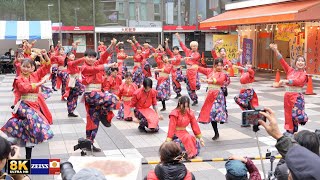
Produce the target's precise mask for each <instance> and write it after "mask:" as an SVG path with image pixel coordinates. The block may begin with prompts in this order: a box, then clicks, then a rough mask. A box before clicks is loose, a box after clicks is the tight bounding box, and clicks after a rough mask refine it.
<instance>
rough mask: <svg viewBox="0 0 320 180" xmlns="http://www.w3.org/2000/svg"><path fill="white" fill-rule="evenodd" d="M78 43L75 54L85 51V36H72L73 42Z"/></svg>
mask: <svg viewBox="0 0 320 180" xmlns="http://www.w3.org/2000/svg"><path fill="white" fill-rule="evenodd" d="M77 41H78V42H80V43H79V45H78V48H77V53H84V52H85V51H86V49H87V42H86V35H80V34H79V35H75V34H74V35H73V42H74V43H75V42H77Z"/></svg>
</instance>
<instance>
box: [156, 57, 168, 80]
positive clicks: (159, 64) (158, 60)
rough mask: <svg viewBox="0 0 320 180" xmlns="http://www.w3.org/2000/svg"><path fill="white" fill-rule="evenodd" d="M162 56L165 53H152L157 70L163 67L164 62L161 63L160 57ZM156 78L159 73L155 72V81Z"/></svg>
mask: <svg viewBox="0 0 320 180" xmlns="http://www.w3.org/2000/svg"><path fill="white" fill-rule="evenodd" d="M164 54H166V53H165V52H160V51H158V52H155V53H154V59H155V61H156V63H157V67H158V69H161V68H162V67H163V64H164V62H163V61H162V56H163V55H164ZM158 76H159V72H157V71H156V72H154V77H155V79H158Z"/></svg>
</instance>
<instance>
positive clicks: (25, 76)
mask: <svg viewBox="0 0 320 180" xmlns="http://www.w3.org/2000/svg"><path fill="white" fill-rule="evenodd" d="M42 55H43V56H44V57H45V59H46V61H42V62H41V63H42V64H43V66H41V67H40V68H39V69H38V70H37V71H36V72H32V60H31V59H23V60H22V62H21V74H20V75H19V76H18V77H17V78H16V83H15V87H14V89H15V90H16V91H17V92H16V93H17V94H18V96H19V102H17V103H16V104H15V107H14V113H13V117H12V118H10V119H9V120H8V121H7V123H6V124H5V125H4V126H3V127H2V128H1V130H2V131H3V132H5V133H6V134H7V135H8V136H11V137H15V138H17V139H19V141H20V142H19V144H20V145H21V146H25V147H26V159H31V154H32V147H33V146H34V145H35V144H40V143H42V142H44V141H46V140H49V139H51V138H52V137H53V132H52V131H51V129H50V124H52V116H51V113H50V111H49V110H48V109H47V106H46V104H45V100H44V98H43V96H42V95H41V93H39V88H40V86H41V85H42V84H43V83H44V82H45V80H42V78H43V77H44V76H45V75H46V74H48V73H49V72H50V67H51V62H50V59H49V57H48V55H47V53H46V51H45V50H42ZM40 127H41V128H40Z"/></svg>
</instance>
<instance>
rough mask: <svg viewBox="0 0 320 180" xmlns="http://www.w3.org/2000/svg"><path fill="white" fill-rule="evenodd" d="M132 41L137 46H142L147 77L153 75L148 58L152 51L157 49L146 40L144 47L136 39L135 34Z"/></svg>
mask: <svg viewBox="0 0 320 180" xmlns="http://www.w3.org/2000/svg"><path fill="white" fill-rule="evenodd" d="M132 41H133V42H134V44H135V45H136V47H141V50H142V55H143V61H142V71H143V74H144V76H145V77H151V76H152V75H151V65H150V64H149V62H148V58H149V57H150V55H151V52H156V49H155V48H153V47H152V46H151V45H150V44H149V43H147V42H145V43H144V44H143V47H142V46H141V45H140V44H139V42H138V41H137V40H136V38H135V36H133V37H132Z"/></svg>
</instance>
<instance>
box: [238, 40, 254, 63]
mask: <svg viewBox="0 0 320 180" xmlns="http://www.w3.org/2000/svg"><path fill="white" fill-rule="evenodd" d="M242 49H243V52H242V62H241V64H243V65H244V64H247V63H249V64H252V53H253V40H252V39H247V38H243V45H242Z"/></svg>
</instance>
